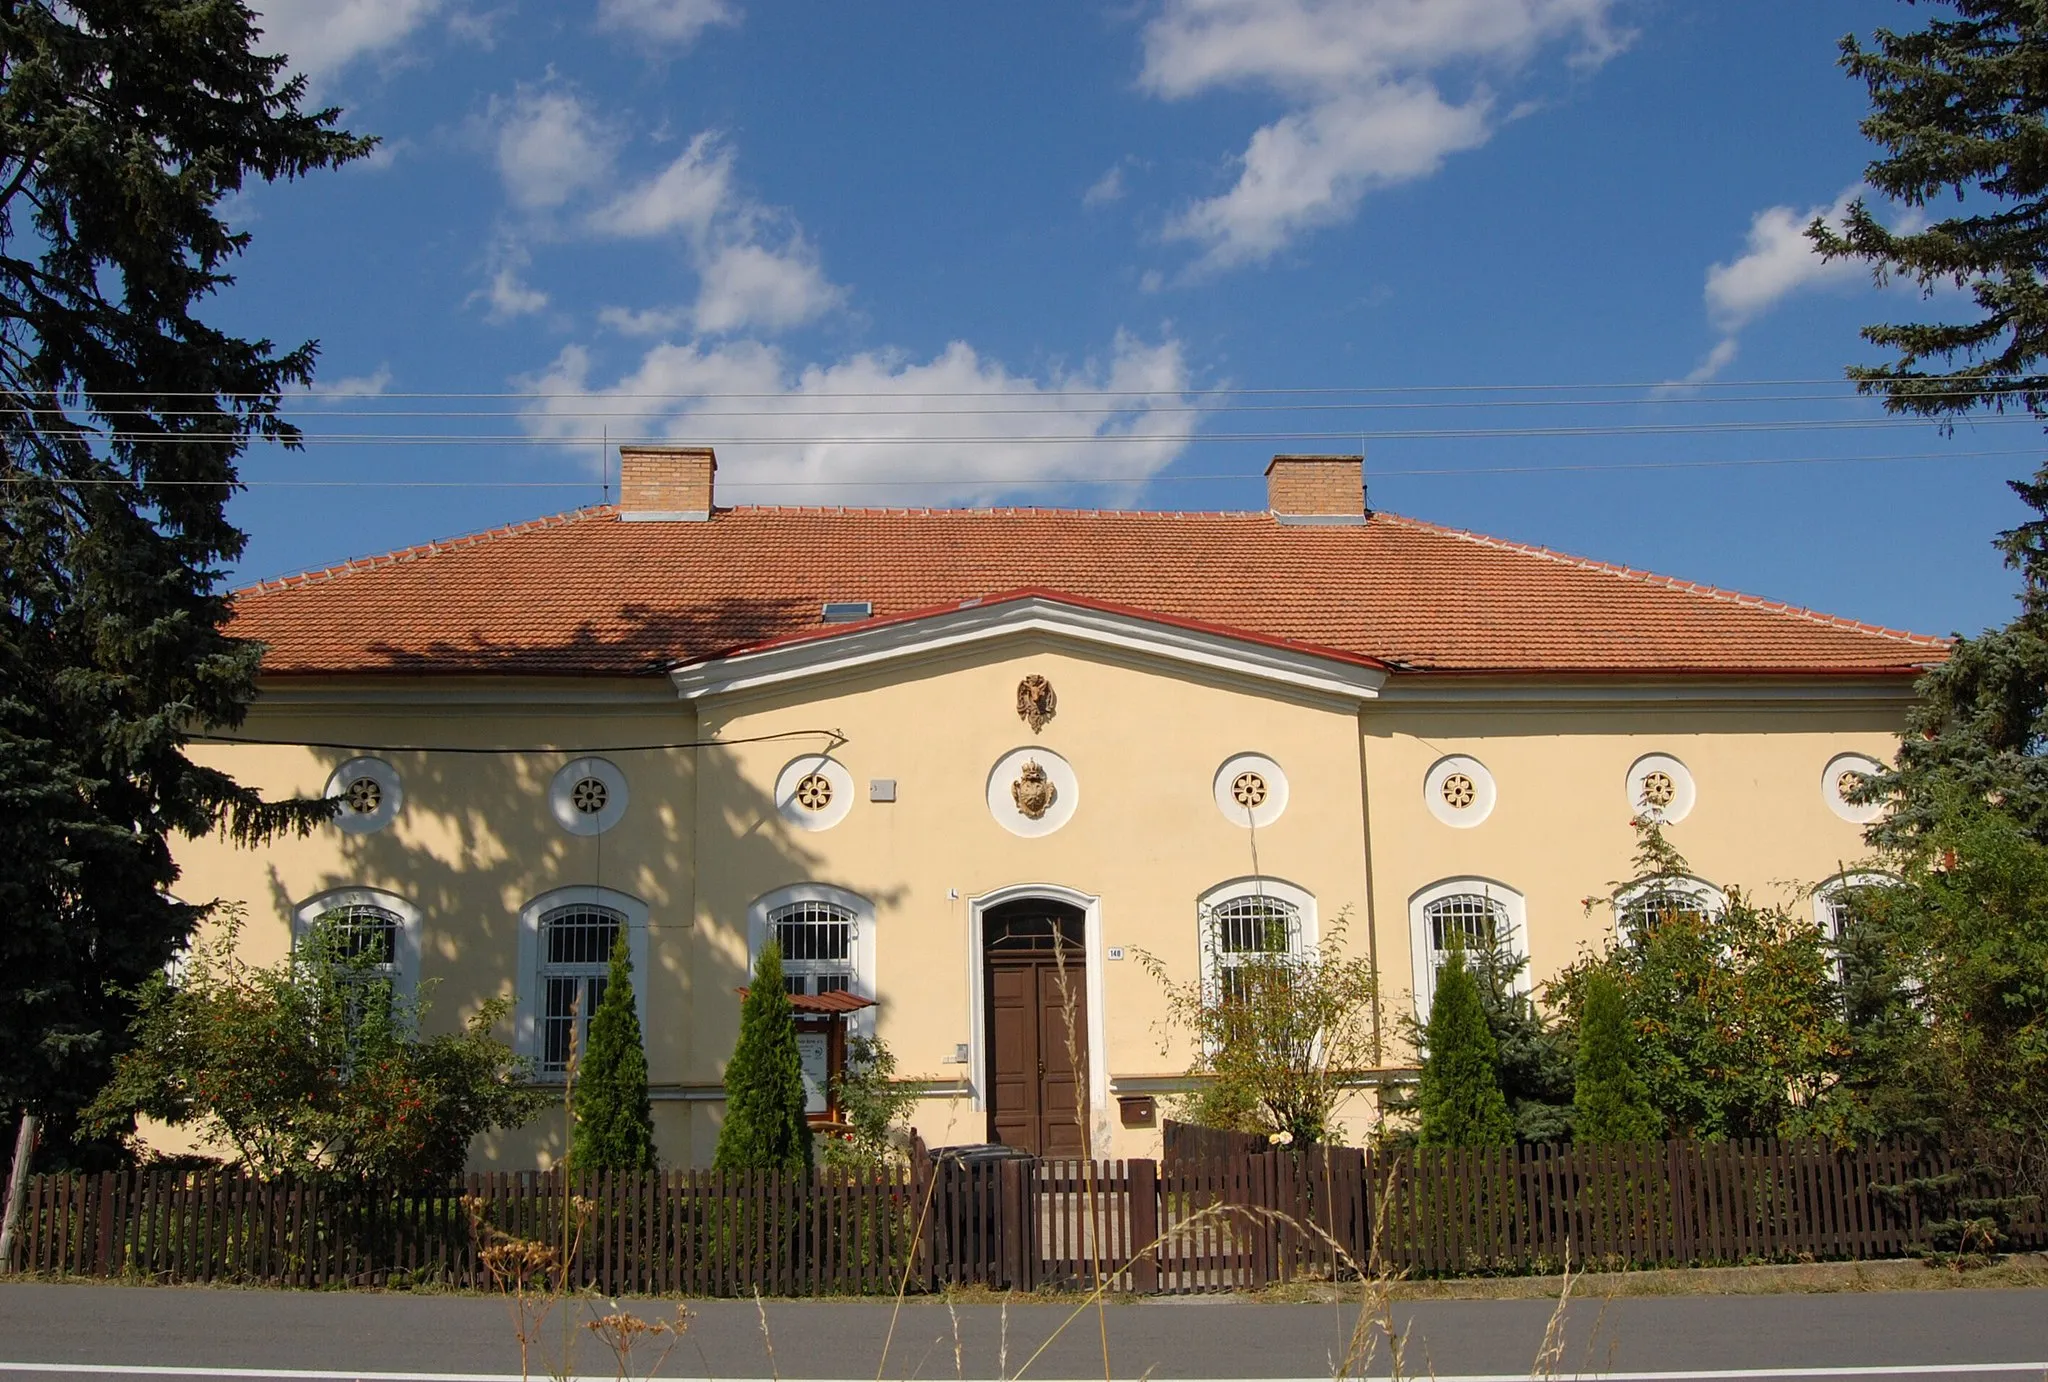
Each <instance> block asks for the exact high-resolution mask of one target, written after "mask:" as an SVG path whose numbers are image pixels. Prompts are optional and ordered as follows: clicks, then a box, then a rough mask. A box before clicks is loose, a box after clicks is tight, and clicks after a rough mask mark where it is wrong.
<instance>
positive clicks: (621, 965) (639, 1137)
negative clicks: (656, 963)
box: [569, 927, 654, 1171]
mask: <svg viewBox="0 0 2048 1382" xmlns="http://www.w3.org/2000/svg"><path fill="white" fill-rule="evenodd" d="M573 1107H574V1111H575V1114H576V1128H575V1131H574V1133H573V1134H572V1136H571V1139H570V1143H569V1165H570V1167H571V1168H572V1169H574V1170H578V1171H651V1170H653V1169H654V1110H653V1109H652V1107H651V1106H650V1105H649V1104H648V1102H647V1050H646V1048H645V1047H644V1046H643V1045H642V1044H641V1039H640V1013H639V1010H638V1008H637V1005H636V1004H635V1003H634V1001H633V962H632V960H631V958H630V957H629V956H628V955H627V953H626V931H625V928H624V927H620V928H619V938H618V940H617V941H616V942H614V944H613V945H612V968H611V973H610V974H609V975H608V976H607V977H606V979H605V983H604V998H603V999H602V1000H601V1001H600V1002H599V1003H598V1005H597V1011H596V1012H595V1013H593V1014H591V1018H590V1043H589V1049H588V1050H586V1051H585V1052H584V1053H583V1059H582V1060H581V1061H580V1062H578V1064H577V1067H576V1092H575V1095H574V1103H573Z"/></svg>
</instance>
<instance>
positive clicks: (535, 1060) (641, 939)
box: [512, 884, 651, 1084]
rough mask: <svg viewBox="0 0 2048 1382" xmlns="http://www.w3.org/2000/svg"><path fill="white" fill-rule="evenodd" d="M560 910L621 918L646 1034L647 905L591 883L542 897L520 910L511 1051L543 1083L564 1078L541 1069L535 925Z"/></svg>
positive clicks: (541, 991) (540, 985) (587, 1016)
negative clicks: (591, 910)
mask: <svg viewBox="0 0 2048 1382" xmlns="http://www.w3.org/2000/svg"><path fill="white" fill-rule="evenodd" d="M563 907H608V908H610V909H611V910H612V911H614V912H617V913H619V914H620V915H621V916H623V917H624V918H625V919H626V956H627V958H628V959H630V960H631V961H632V962H633V1007H634V1009H635V1010H636V1012H637V1013H638V1015H639V1018H640V1030H641V1032H642V1033H643V1034H645V1033H649V1032H650V1031H651V1029H650V1028H649V1027H648V1025H647V990H648V988H649V987H650V984H649V980H648V972H647V904H646V903H645V902H642V901H641V900H640V899H639V898H637V897H634V896H633V895H632V894H631V893H622V892H619V891H618V890H616V889H614V888H600V887H596V886H594V885H590V884H578V885H576V886H573V887H568V888H556V889H554V890H553V891H552V892H545V893H542V894H541V895H540V896H539V897H536V898H534V899H533V900H532V901H530V902H528V903H527V904H526V905H525V906H524V907H522V908H520V909H519V982H518V987H517V990H516V998H515V1000H514V1003H513V1008H512V1030H513V1049H514V1050H516V1051H518V1053H519V1054H520V1055H522V1056H524V1057H525V1058H526V1059H527V1060H528V1061H530V1062H531V1063H532V1065H533V1076H534V1079H535V1080H537V1081H540V1082H542V1083H546V1084H557V1083H560V1082H561V1081H562V1079H563V1078H564V1077H565V1076H564V1072H562V1071H559V1070H557V1071H553V1072H548V1071H545V1070H542V1069H541V1068H540V1062H541V1056H542V1055H543V1054H544V1052H542V1050H541V1042H540V1012H541V1003H542V997H543V994H544V992H545V985H544V984H543V983H542V979H543V975H542V972H541V948H540V923H541V919H542V918H543V917H545V916H547V915H548V913H550V912H554V911H558V910H560V909H561V908H563ZM589 1020H590V1014H587V1013H586V1014H584V1021H586V1022H588V1021H589ZM642 1039H643V1040H645V1039H646V1037H645V1036H643V1038H642Z"/></svg>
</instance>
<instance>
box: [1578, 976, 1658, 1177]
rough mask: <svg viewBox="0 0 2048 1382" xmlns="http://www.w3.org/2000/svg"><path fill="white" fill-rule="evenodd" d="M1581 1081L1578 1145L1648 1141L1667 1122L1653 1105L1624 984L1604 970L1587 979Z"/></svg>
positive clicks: (1581, 1017) (1581, 1003)
mask: <svg viewBox="0 0 2048 1382" xmlns="http://www.w3.org/2000/svg"><path fill="white" fill-rule="evenodd" d="M1576 1074H1577V1077H1578V1078H1577V1082H1576V1084H1575V1086H1574V1087H1573V1091H1572V1109H1573V1113H1574V1119H1573V1122H1574V1128H1573V1135H1574V1138H1575V1140H1577V1141H1579V1142H1649V1141H1653V1140H1654V1139H1656V1138H1658V1137H1661V1136H1662V1135H1663V1132H1664V1120H1663V1119H1662V1118H1660V1117H1658V1115H1657V1110H1656V1108H1655V1107H1654V1106H1653V1105H1652V1104H1651V1103H1650V1087H1649V1085H1648V1084H1646V1083H1645V1082H1644V1080H1643V1072H1642V1062H1641V1057H1640V1055H1639V1054H1638V1053H1637V1050H1636V1034H1635V1029H1634V1028H1632V1027H1630V1026H1629V1020H1628V1003H1627V1000H1626V999H1624V998H1623V996H1622V992H1621V985H1620V984H1617V983H1616V982H1615V981H1614V976H1613V975H1612V974H1609V973H1608V972H1607V971H1606V970H1605V969H1595V970H1593V971H1591V972H1590V973H1589V974H1587V976H1586V982H1585V987H1584V989H1583V990H1582V991H1581V994H1580V998H1579V1051H1578V1065H1577V1070H1576Z"/></svg>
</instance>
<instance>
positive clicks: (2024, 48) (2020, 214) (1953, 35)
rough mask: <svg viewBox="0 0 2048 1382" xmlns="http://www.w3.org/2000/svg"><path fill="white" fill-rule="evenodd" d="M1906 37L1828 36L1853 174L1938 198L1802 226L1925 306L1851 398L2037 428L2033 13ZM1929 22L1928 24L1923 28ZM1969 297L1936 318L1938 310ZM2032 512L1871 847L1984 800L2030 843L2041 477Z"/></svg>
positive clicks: (2007, 539) (2044, 726)
mask: <svg viewBox="0 0 2048 1382" xmlns="http://www.w3.org/2000/svg"><path fill="white" fill-rule="evenodd" d="M1927 8H1928V10H1929V11H1930V12H1933V13H1930V18H1929V21H1928V23H1927V25H1926V27H1925V28H1923V29H1918V30H1913V31H1909V32H1906V33H1896V32H1893V31H1891V30H1888V29H1879V30H1877V31H1876V33H1875V34H1873V35H1872V37H1871V39H1870V42H1869V46H1867V47H1866V46H1865V45H1864V44H1863V43H1861V42H1859V41H1858V40H1857V39H1856V38H1855V37H1854V36H1851V37H1849V38H1845V39H1843V40H1842V65H1843V67H1844V68H1845V69H1847V71H1848V72H1849V74H1850V76H1851V77H1853V78H1855V79H1856V80H1858V81H1861V82H1862V83H1863V84H1864V86H1865V88H1866V90H1867V91H1868V93H1869V97H1870V114H1869V115H1868V117H1867V118H1866V119H1865V120H1864V121H1863V126H1862V128H1863V132H1864V134H1865V135H1867V136H1868V137H1869V138H1870V139H1871V141H1872V142H1873V143H1875V144H1877V145H1878V146H1879V148H1880V149H1881V151H1882V152H1881V155H1880V157H1878V158H1877V159H1875V160H1873V161H1872V162H1871V163H1870V165H1869V166H1868V167H1867V168H1866V169H1865V170H1864V180H1865V181H1866V182H1867V183H1868V184H1869V185H1870V186H1871V187H1873V188H1875V189H1876V190H1877V191H1879V192H1881V193H1883V194H1884V195H1885V196H1887V197H1889V198H1892V199H1894V200H1896V201H1898V202H1901V203H1903V204H1905V205H1906V206H1909V207H1912V208H1916V209H1918V208H1927V207H1932V206H1934V205H1936V204H1937V203H1939V202H1941V201H1950V202H1952V203H1953V204H1956V211H1955V214H1951V215H1948V216H1945V217H1942V218H1941V219H1938V220H1937V219H1933V218H1932V217H1927V216H1922V217H1919V218H1917V219H1916V220H1915V221H1914V222H1913V223H1912V224H1909V225H1907V226H1905V227H1902V228H1901V229H1899V230H1893V229H1890V228H1888V227H1886V226H1885V225H1884V224H1883V222H1881V221H1880V220H1879V219H1878V218H1877V217H1876V216H1875V215H1874V214H1872V213H1871V211H1870V210H1869V209H1868V208H1867V207H1866V206H1865V205H1864V204H1863V203H1862V202H1861V201H1858V202H1856V203H1855V204H1854V205H1853V206H1851V208H1850V210H1849V213H1848V216H1847V218H1846V221H1845V223H1844V224H1843V225H1842V226H1841V227H1839V228H1836V227H1830V226H1828V225H1826V224H1824V223H1823V222H1821V221H1818V220H1816V221H1815V222H1814V224H1813V225H1812V226H1810V227H1809V228H1808V230H1807V234H1808V236H1809V238H1810V239H1811V240H1812V241H1813V244H1814V246H1815V248H1816V249H1817V250H1818V251H1819V252H1820V254H1821V255H1822V256H1823V257H1824V258H1827V259H1846V260H1855V261H1861V262H1862V263H1864V264H1866V265H1868V266H1869V268H1870V269H1871V271H1872V273H1873V274H1874V275H1875V276H1877V277H1878V278H1879V279H1881V280H1892V279H1896V280H1902V281H1905V282H1910V283H1912V284H1915V285H1916V286H1918V287H1919V288H1921V289H1922V290H1923V291H1926V292H1928V293H1929V294H1931V293H1932V292H1933V290H1934V289H1936V288H1940V287H1952V288H1961V289H1966V290H1967V295H1965V294H1959V293H1947V294H1943V295H1942V296H1941V297H1939V298H1937V299H1935V301H1936V302H1938V303H1940V304H1942V306H1943V307H1944V308H1945V309H1949V310H1946V311H1944V313H1943V314H1942V315H1944V316H1948V317H1949V319H1948V320H1934V321H1930V320H1926V319H1924V318H1923V319H1921V320H1915V321H1908V322H1888V323H1879V324H1876V325H1872V326H1868V327H1866V328H1864V330H1863V336H1864V339H1866V340H1868V341H1870V342H1871V343H1872V344H1874V345H1877V346H1880V347H1882V348H1884V349H1886V350H1888V351H1891V352H1894V359H1893V360H1892V361H1890V362H1889V363H1885V364H1880V365H1871V366H1861V365H1859V366H1852V367H1851V368H1850V369H1849V371H1848V374H1849V377H1850V378H1852V379H1854V380H1855V381H1856V382H1857V386H1858V388H1859V390H1860V391H1861V392H1863V393H1867V394H1875V395H1878V396H1880V397H1882V398H1883V399H1884V404H1885V407H1886V409H1887V410H1889V411H1891V412H1894V413H1907V414H1916V415H1921V416H1928V417H1938V418H1954V417H1956V416H1958V415H1962V414H1967V413H1971V412H1975V411H1978V410H1987V411H1993V412H1999V413H2004V412H2008V411H2017V410H2021V409H2024V410H2025V411H2026V412H2028V413H2031V414H2032V415H2034V416H2035V417H2044V416H2048V293H2044V292H2043V291H2042V284H2043V283H2044V282H2048V160H2044V159H2043V158H2042V157H2041V150H2042V145H2043V140H2044V131H2048V82H2044V81H2043V80H2042V74H2043V72H2044V71H2048V10H2044V9H2043V7H2042V6H2041V5H2040V4H2039V3H2038V0H1938V3H1937V4H1930V5H1929V6H1928V7H1927ZM1939 11H1948V12H1949V14H1948V15H1947V16H1943V15H1941V14H1940V13H1939ZM1965 301H1967V302H1970V303H1973V304H1974V307H1975V310H1974V311H1969V310H1961V311H1956V310H1955V309H1954V307H1953V305H1954V304H1958V303H1961V302H1965ZM2010 484H2011V488H2012V489H2013V491H2014V492H2015V493H2016V494H2018V495H2019V497H2020V498H2021V500H2023V501H2024V502H2025V503H2026V504H2027V506H2028V507H2029V508H2031V509H2032V510H2033V516H2031V517H2030V518H2029V519H2028V520H2027V521H2026V522H2023V523H2021V524H2019V525H2018V526H2016V527H2014V528H2011V529H2009V530H2007V531H2006V532H2003V533H2001V534H1999V535H1998V538H1997V546H1998V547H1999V549H2000V550H2001V551H2002V552H2003V553H2004V554H2005V558H2006V562H2007V564H2008V565H2010V566H2012V567H2013V568H2014V569H2016V570H2017V571H2018V572H2019V573H2020V577H2021V588H2020V612H2019V616H2018V617H2017V618H2015V619H2014V620H2013V621H2012V622H2011V623H2010V624H2008V625H2006V626H2005V627H2003V628H1999V629H1991V630H1987V631H1985V632H1984V633H1983V634H1981V635H1979V636H1977V637H1974V638H1964V639H1959V640H1958V641H1957V643H1956V645H1955V647H1954V649H1953V650H1952V651H1951V653H1950V655H1949V656H1948V658H1947V659H1945V660H1944V661H1942V662H1941V663H1940V664H1939V665H1938V666H1936V667H1934V668H1933V669H1932V670H1931V671H1929V672H1928V673H1927V674H1926V675H1925V676H1923V677H1922V678H1921V679H1920V683H1919V686H1918V688H1917V689H1918V690H1919V693H1920V703H1919V704H1918V705H1917V706H1916V707H1915V708H1914V709H1913V711H1912V713H1911V715H1910V717H1909V721H1908V726H1907V732H1906V733H1905V734H1904V735H1903V736H1901V738H1900V744H1899V754H1898V759H1897V763H1896V770H1895V771H1892V772H1888V773H1886V774H1884V775H1883V776H1882V777H1881V778H1879V779H1878V781H1876V782H1874V783H1871V784H1869V786H1868V789H1867V790H1868V795H1869V796H1870V797H1871V798H1872V799H1882V800H1884V801H1886V802H1887V803H1888V804H1889V806H1890V808H1891V809H1890V810H1889V811H1888V812H1887V814H1886V816H1885V817H1884V818H1883V819H1881V820H1880V821H1879V822H1877V823H1876V824H1875V825H1874V826H1873V827H1872V828H1871V830H1870V837H1871V841H1872V843H1874V844H1877V845H1879V846H1882V847H1885V848H1887V849H1893V850H1897V851H1900V852H1902V853H1906V854H1912V853H1915V852H1922V851H1924V850H1925V849H1927V848H1928V846H1929V841H1930V837H1931V835H1932V834H1933V833H1934V831H1935V829H1936V826H1937V823H1938V822H1939V821H1940V819H1941V818H1942V816H1943V814H1944V811H1945V809H1946V808H1945V804H1946V803H1947V802H1949V801H1954V800H1977V801H1990V802H1992V803H1993V804H1994V805H1995V806H1996V807H1997V809H1998V810H2000V811H2002V812H2004V813H2005V814H2007V815H2009V816H2011V817H2012V818H2013V819H2014V820H2016V821H2018V822H2019V823H2020V824H2021V826H2023V827H2024V828H2025V829H2026V830H2027V831H2028V832H2029V833H2030V834H2032V836H2033V837H2034V839H2035V840H2036V841H2038V842H2040V843H2043V844H2048V757H2044V755H2043V753H2042V745H2043V743H2044V742H2048V466H2044V467H2043V468H2041V469H2040V470H2038V471H2036V472H2035V474H2034V477H2033V479H2032V480H2031V481H2027V480H2016V481H2012V482H2010Z"/></svg>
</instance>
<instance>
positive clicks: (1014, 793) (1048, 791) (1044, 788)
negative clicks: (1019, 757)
mask: <svg viewBox="0 0 2048 1382" xmlns="http://www.w3.org/2000/svg"><path fill="white" fill-rule="evenodd" d="M1059 795H1060V792H1059V788H1057V787H1055V786H1053V785H1052V779H1051V778H1049V777H1047V776H1046V775H1045V769H1044V768H1042V767H1040V766H1039V764H1038V760H1037V759H1035V758H1027V759H1025V760H1024V767H1023V769H1022V770H1021V771H1019V772H1018V774H1017V780H1016V781H1015V782H1012V783H1011V784H1010V800H1012V801H1014V802H1016V803H1017V809H1018V810H1019V811H1022V812H1023V813H1024V815H1025V816H1026V817H1027V818H1029V819H1031V820H1034V821H1035V820H1040V819H1043V817H1044V816H1045V813H1046V812H1047V811H1048V810H1050V809H1051V808H1052V804H1053V803H1054V802H1055V801H1057V800H1059Z"/></svg>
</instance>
